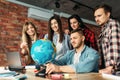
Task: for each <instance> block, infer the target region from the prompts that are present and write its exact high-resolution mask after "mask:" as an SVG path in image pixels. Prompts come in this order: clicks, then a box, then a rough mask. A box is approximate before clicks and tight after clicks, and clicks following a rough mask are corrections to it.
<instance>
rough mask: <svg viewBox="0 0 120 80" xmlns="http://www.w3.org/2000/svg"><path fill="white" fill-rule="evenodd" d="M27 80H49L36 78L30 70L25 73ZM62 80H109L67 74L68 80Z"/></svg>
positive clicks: (98, 76) (96, 74) (95, 76)
mask: <svg viewBox="0 0 120 80" xmlns="http://www.w3.org/2000/svg"><path fill="white" fill-rule="evenodd" d="M26 75H27V77H28V78H27V80H51V79H48V78H42V77H36V76H35V73H34V71H33V70H32V69H29V70H27V71H26ZM62 80H111V79H105V78H103V77H102V75H101V74H99V73H83V74H69V79H62Z"/></svg>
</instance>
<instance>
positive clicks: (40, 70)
mask: <svg viewBox="0 0 120 80" xmlns="http://www.w3.org/2000/svg"><path fill="white" fill-rule="evenodd" d="M36 69H37V70H38V72H37V73H36V74H35V76H39V77H45V75H46V73H45V72H46V66H44V65H36Z"/></svg>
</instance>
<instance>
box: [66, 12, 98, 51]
mask: <svg viewBox="0 0 120 80" xmlns="http://www.w3.org/2000/svg"><path fill="white" fill-rule="evenodd" d="M68 25H69V30H70V31H72V30H75V29H78V28H80V29H83V32H84V35H85V44H86V45H87V46H89V47H92V48H93V49H96V50H98V46H97V42H96V39H95V34H94V32H93V31H91V30H90V29H89V28H87V27H86V26H85V25H84V23H83V21H82V20H81V18H80V17H79V16H78V15H76V14H74V15H72V16H70V17H69V18H68Z"/></svg>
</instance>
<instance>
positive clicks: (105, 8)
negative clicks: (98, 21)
mask: <svg viewBox="0 0 120 80" xmlns="http://www.w3.org/2000/svg"><path fill="white" fill-rule="evenodd" d="M99 8H103V9H104V11H105V13H107V12H110V14H112V7H111V6H109V5H107V4H101V5H97V6H96V7H95V8H94V12H95V11H96V10H97V9H99ZM110 17H112V16H111V15H110Z"/></svg>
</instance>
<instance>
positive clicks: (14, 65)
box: [6, 52, 23, 69]
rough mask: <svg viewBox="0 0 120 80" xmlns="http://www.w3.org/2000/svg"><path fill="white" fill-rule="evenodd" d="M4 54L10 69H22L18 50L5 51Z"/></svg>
mask: <svg viewBox="0 0 120 80" xmlns="http://www.w3.org/2000/svg"><path fill="white" fill-rule="evenodd" d="M6 56H7V61H8V66H9V68H10V69H23V66H22V63H21V58H20V54H19V52H7V53H6Z"/></svg>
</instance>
